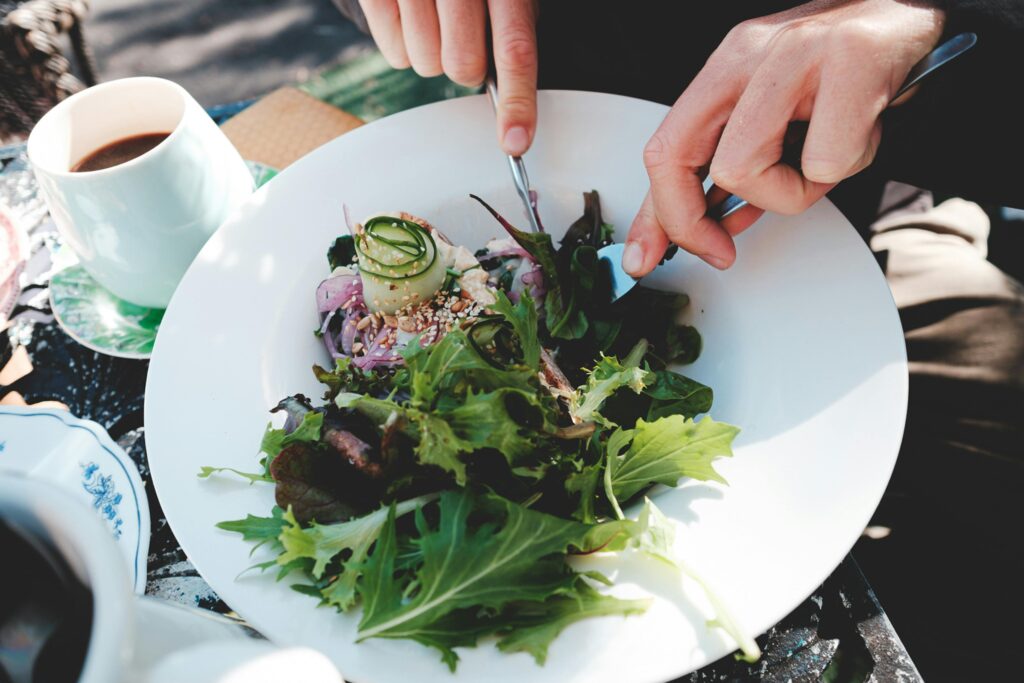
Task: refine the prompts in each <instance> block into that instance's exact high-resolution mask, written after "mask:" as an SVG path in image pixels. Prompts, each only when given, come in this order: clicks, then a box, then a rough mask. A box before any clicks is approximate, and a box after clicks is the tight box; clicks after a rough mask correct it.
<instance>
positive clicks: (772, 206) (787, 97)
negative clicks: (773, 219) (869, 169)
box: [711, 55, 827, 214]
mask: <svg viewBox="0 0 1024 683" xmlns="http://www.w3.org/2000/svg"><path fill="white" fill-rule="evenodd" d="M801 63H804V62H801V61H797V62H795V63H794V62H793V61H792V60H790V59H787V58H786V56H785V55H783V56H781V57H779V56H777V57H775V58H774V59H771V60H770V61H766V62H765V63H763V64H762V65H761V67H759V68H758V70H757V71H756V72H755V74H754V77H753V78H752V79H751V81H750V84H749V85H748V86H747V89H746V90H745V91H744V92H743V95H742V96H741V97H740V99H739V102H737V104H736V108H735V109H734V110H733V112H732V116H731V117H730V118H729V122H728V124H726V126H725V130H724V131H723V132H722V140H721V142H720V143H719V145H718V149H717V150H716V152H715V157H714V159H712V161H711V178H712V179H713V180H714V182H715V184H716V185H718V186H719V187H721V188H723V189H725V190H728V191H729V192H731V193H733V194H736V195H739V196H740V197H743V198H744V199H746V200H747V201H748V202H750V203H751V204H753V205H755V206H758V207H761V208H762V209H766V210H769V211H776V212H778V213H786V214H794V213H799V212H801V211H803V210H804V209H806V208H807V207H808V206H810V205H811V204H813V203H814V202H815V201H817V200H818V199H819V198H821V196H822V195H824V194H825V191H826V188H827V186H826V185H823V184H821V183H815V182H813V181H810V180H807V179H806V178H804V176H803V175H802V174H801V173H800V172H799V171H797V170H796V169H794V168H793V167H791V166H789V165H787V164H785V163H783V162H782V161H780V159H781V157H782V146H783V140H784V138H785V134H786V128H787V126H788V125H789V122H790V121H791V120H792V118H793V116H794V114H795V113H796V111H797V108H798V107H799V106H801V103H802V102H805V101H806V100H807V98H808V94H809V88H810V86H809V82H810V80H811V79H810V77H809V74H808V73H807V72H806V69H800V68H794V66H795V65H799V64H801Z"/></svg>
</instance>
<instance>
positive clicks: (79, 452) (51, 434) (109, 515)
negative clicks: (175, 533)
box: [0, 406, 149, 595]
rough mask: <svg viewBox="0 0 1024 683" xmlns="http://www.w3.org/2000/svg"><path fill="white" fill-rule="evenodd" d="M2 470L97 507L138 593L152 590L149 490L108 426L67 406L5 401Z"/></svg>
mask: <svg viewBox="0 0 1024 683" xmlns="http://www.w3.org/2000/svg"><path fill="white" fill-rule="evenodd" d="M0 470H7V471H13V472H22V473H25V474H28V475H29V476H32V477H34V478H37V479H42V480H45V481H48V482H51V483H53V484H56V485H57V486H60V487H61V488H63V489H65V490H66V491H68V492H70V493H71V495H73V496H75V497H76V498H78V499H80V500H81V501H83V502H84V503H86V504H87V505H88V506H89V507H91V508H92V509H93V510H95V511H96V514H97V515H98V516H99V517H100V518H101V519H102V520H103V522H104V523H105V524H106V525H107V528H108V529H109V530H110V534H111V535H112V536H113V537H114V540H115V541H117V548H118V550H120V551H121V555H122V556H123V557H124V560H125V564H126V565H127V566H128V575H129V576H130V577H131V579H132V585H133V586H134V587H135V592H136V593H138V594H139V595H142V594H143V593H144V592H145V591H146V559H147V554H148V553H149V502H148V501H147V500H146V489H145V488H144V487H143V485H142V479H141V478H140V477H139V471H138V470H137V469H136V468H135V463H134V462H132V460H131V458H129V457H128V455H127V454H126V453H125V452H124V450H122V449H121V447H120V446H118V445H117V444H116V443H114V441H113V440H112V439H111V438H110V435H108V434H107V432H106V430H104V429H103V427H101V426H99V425H98V424H96V423H95V422H91V421H89V420H81V419H79V418H77V417H75V416H74V415H72V414H70V413H68V412H67V411H66V410H52V409H48V408H34V407H32V406H27V407H20V406H0ZM40 503H41V504H43V505H45V504H46V502H45V501H40Z"/></svg>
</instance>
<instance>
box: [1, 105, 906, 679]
mask: <svg viewBox="0 0 1024 683" xmlns="http://www.w3.org/2000/svg"><path fill="white" fill-rule="evenodd" d="M242 106H244V105H234V106H230V107H227V108H220V109H219V110H218V111H213V112H211V113H213V114H214V115H215V118H223V117H226V116H229V115H231V114H233V113H235V112H237V111H238V110H240V109H241V108H242ZM0 205H2V206H4V207H5V208H7V209H8V210H9V211H10V212H11V213H13V214H14V216H15V217H16V218H17V219H18V220H19V221H20V223H21V224H22V226H23V227H24V228H25V229H26V230H27V232H28V235H29V242H30V250H31V257H30V259H29V262H28V263H27V264H26V268H25V271H24V273H23V274H22V283H21V284H22V290H21V295H20V297H19V299H18V302H17V305H16V306H15V308H14V311H13V312H12V315H11V322H10V324H9V325H8V326H7V329H6V330H5V334H3V335H0V369H2V368H3V367H4V365H6V363H7V362H8V361H9V360H10V359H11V357H12V354H13V353H14V351H15V350H16V349H17V348H18V347H24V348H25V350H26V351H27V352H28V355H29V358H30V359H31V361H32V365H33V371H32V372H30V373H29V374H27V375H25V376H24V377H22V378H20V379H18V380H17V381H15V382H13V383H12V384H10V385H6V386H5V385H2V384H0V398H3V396H5V395H7V394H8V393H9V392H13V391H16V392H18V393H20V394H21V395H22V396H23V397H24V399H25V400H26V401H28V402H29V403H37V402H39V401H47V400H56V401H59V402H61V403H63V404H65V405H67V406H68V408H69V409H70V411H71V412H72V413H73V414H75V415H77V416H79V417H82V418H86V419H89V420H93V421H95V422H97V423H99V424H100V425H102V426H103V427H104V428H105V429H106V430H107V431H108V432H109V434H110V436H111V437H112V438H113V439H114V440H115V441H116V442H117V443H118V444H119V445H120V446H121V447H122V448H123V449H124V450H125V451H126V452H127V453H128V455H129V456H130V457H131V459H132V460H133V461H134V462H135V464H136V465H137V466H138V468H139V473H140V474H141V476H142V479H143V481H144V482H146V484H147V487H146V489H147V494H148V497H149V507H150V511H151V520H152V534H151V541H150V554H149V558H148V564H149V569H148V581H147V585H146V593H147V595H152V596H156V597H159V598H164V599H167V600H172V601H175V602H180V603H182V604H185V605H190V606H198V607H202V608H207V609H211V610H214V611H217V612H221V613H228V612H230V608H229V606H228V605H226V604H225V603H224V602H223V601H222V600H221V599H220V598H219V597H218V596H217V594H216V593H215V592H214V591H213V589H212V588H210V586H209V585H208V584H207V583H206V582H205V581H204V580H203V579H202V578H201V577H200V576H199V574H198V572H197V571H196V569H195V567H193V565H192V563H191V562H190V561H189V560H188V558H187V557H186V556H185V553H184V552H183V551H182V550H181V548H180V547H179V545H178V542H177V540H176V539H175V537H174V534H173V532H172V531H171V529H170V527H169V526H168V524H167V520H166V519H165V518H164V515H163V512H162V510H161V507H160V503H159V501H158V500H157V498H156V495H155V493H154V489H153V487H152V486H150V485H149V479H150V473H149V467H148V464H147V461H146V440H145V425H144V424H143V401H144V394H145V385H146V371H147V368H148V366H149V364H148V361H144V360H126V359H120V358H112V357H109V356H104V355H100V354H98V353H95V352H93V351H91V350H89V349H87V348H85V347H83V346H81V345H79V344H77V343H76V342H75V341H73V340H72V339H71V338H70V337H68V336H67V335H66V334H65V333H64V332H63V330H62V329H61V328H60V326H59V325H58V323H57V322H56V321H55V320H54V317H53V314H52V312H51V310H50V306H49V297H48V294H49V292H48V282H49V279H50V277H51V276H52V274H53V273H52V264H51V261H50V254H51V253H52V252H53V250H54V249H56V248H57V246H58V245H59V244H60V238H59V236H58V234H57V232H56V228H55V227H54V225H53V223H52V222H51V221H50V219H49V216H48V214H47V213H46V209H45V206H44V205H43V203H42V200H41V199H40V198H39V197H38V195H37V193H36V186H35V181H34V178H33V177H32V174H31V172H30V171H29V169H28V166H27V160H26V158H25V154H24V147H23V146H18V145H15V146H12V147H4V148H0ZM808 542H810V543H813V542H814V541H813V539H808ZM758 643H759V644H760V646H761V648H762V649H763V651H764V656H763V657H762V658H761V660H760V661H759V662H757V663H756V664H753V665H750V664H745V663H743V662H740V661H737V660H735V659H734V658H733V657H732V656H731V655H730V656H726V657H724V658H722V659H720V660H718V661H717V662H715V663H713V664H711V665H709V666H707V667H705V668H704V669H701V670H700V671H698V672H695V673H693V674H689V675H687V676H684V677H683V678H680V679H678V681H679V683H682V682H684V681H686V682H691V683H698V682H699V683H710V682H712V681H737V682H739V681H767V682H772V683H774V682H776V681H778V682H782V681H819V680H823V681H828V682H829V683H846V682H847V681H865V680H867V681H880V682H881V681H894V680H899V681H906V682H909V683H912V682H913V681H919V680H921V678H920V675H919V674H918V672H917V670H916V668H915V667H914V664H913V662H912V661H911V659H910V656H909V655H908V653H907V651H906V649H905V648H904V647H903V644H902V642H901V641H900V639H899V637H898V636H897V634H896V632H895V630H894V629H893V627H892V624H891V623H890V621H889V619H888V617H887V616H886V615H885V612H884V611H883V609H882V607H881V605H880V604H879V602H878V600H877V598H876V597H875V594H874V592H873V591H872V590H871V587H870V586H869V585H868V583H867V581H866V580H865V578H864V576H863V574H862V573H861V571H860V569H859V568H858V567H857V564H856V562H855V561H854V559H853V558H852V557H851V556H847V557H846V558H845V559H844V560H843V562H842V564H840V566H839V567H838V568H837V569H836V570H835V572H833V574H832V575H831V576H830V577H829V578H828V579H827V580H826V581H825V583H824V584H822V585H821V586H820V587H819V588H818V589H817V590H816V591H815V592H814V594H812V595H811V596H810V597H809V598H808V599H807V600H806V601H805V602H804V603H803V604H801V605H800V606H799V607H797V608H796V609H795V610H794V611H793V612H792V613H791V614H789V615H788V616H787V617H786V618H785V619H783V620H782V621H781V622H779V623H778V624H777V625H775V626H774V627H772V628H771V629H770V630H769V631H768V632H767V633H765V634H763V635H762V636H761V637H760V638H758Z"/></svg>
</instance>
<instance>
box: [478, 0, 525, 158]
mask: <svg viewBox="0 0 1024 683" xmlns="http://www.w3.org/2000/svg"><path fill="white" fill-rule="evenodd" d="M488 7H489V9H490V14H491V34H492V36H493V42H494V66H495V70H496V71H497V74H498V139H499V140H500V142H501V147H502V149H503V150H504V151H505V153H506V154H511V155H513V156H521V155H522V154H525V153H526V150H528V149H529V148H530V144H531V143H532V142H533V134H534V130H535V129H536V127H537V29H536V21H535V16H534V9H533V2H530V1H529V0H492V1H491V2H490V3H489V5H488Z"/></svg>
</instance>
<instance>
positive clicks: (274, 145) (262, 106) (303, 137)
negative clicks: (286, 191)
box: [221, 88, 363, 170]
mask: <svg viewBox="0 0 1024 683" xmlns="http://www.w3.org/2000/svg"><path fill="white" fill-rule="evenodd" d="M361 125H363V121H362V120H361V119H359V118H357V117H355V116H353V115H352V114H349V113H348V112H345V111H342V110H341V109H338V108H337V107H333V106H331V105H329V104H326V103H324V102H321V101H320V100H318V99H316V98H315V97H312V96H311V95H307V94H306V93H304V92H302V91H301V90H296V89H295V88H281V89H279V90H275V91H274V92H272V93H270V94H269V95H267V96H265V97H263V98H262V99H260V101H259V102H256V103H255V104H253V105H252V106H250V107H249V108H247V109H245V110H244V111H242V112H241V113H240V114H238V115H236V116H234V117H232V118H231V119H228V121H226V122H225V123H224V125H223V126H221V129H222V130H223V131H224V133H225V134H226V135H227V136H228V139H230V140H231V142H232V143H234V145H235V147H236V148H237V149H238V151H239V152H241V154H242V157H243V158H245V159H249V160H250V161H258V162H260V163H262V164H266V165H267V166H270V167H272V168H275V169H278V170H281V169H283V168H285V167H286V166H288V165H289V164H291V163H292V162H293V161H295V160H296V159H298V158H300V157H302V156H305V155H306V154H307V153H309V152H311V151H312V150H314V149H316V148H317V147H319V146H320V145H322V144H324V143H325V142H329V141H331V140H333V139H334V138H336V137H338V136H339V135H342V134H343V133H347V132H348V131H350V130H352V129H353V128H358V127H359V126H361Z"/></svg>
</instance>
